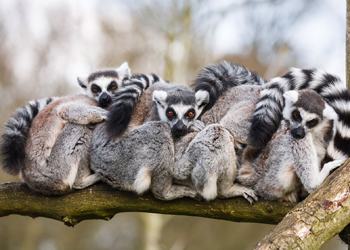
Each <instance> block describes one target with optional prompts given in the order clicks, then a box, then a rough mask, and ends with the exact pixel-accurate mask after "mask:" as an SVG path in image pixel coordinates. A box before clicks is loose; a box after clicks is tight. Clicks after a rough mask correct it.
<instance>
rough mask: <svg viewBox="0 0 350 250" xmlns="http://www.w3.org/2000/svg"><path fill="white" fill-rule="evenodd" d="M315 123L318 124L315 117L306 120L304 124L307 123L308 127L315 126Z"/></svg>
mask: <svg viewBox="0 0 350 250" xmlns="http://www.w3.org/2000/svg"><path fill="white" fill-rule="evenodd" d="M317 124H318V120H317V119H312V120H311V121H308V122H307V123H306V125H307V126H308V127H309V128H312V127H315V126H316V125H317Z"/></svg>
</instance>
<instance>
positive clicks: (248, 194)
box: [243, 188, 258, 205]
mask: <svg viewBox="0 0 350 250" xmlns="http://www.w3.org/2000/svg"><path fill="white" fill-rule="evenodd" d="M243 197H244V198H245V199H246V200H247V201H248V202H249V203H250V204H251V205H253V204H254V202H257V201H258V196H257V195H256V193H255V191H254V190H253V189H248V188H247V190H245V191H244V192H243Z"/></svg>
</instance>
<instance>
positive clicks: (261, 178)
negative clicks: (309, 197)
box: [237, 90, 338, 202]
mask: <svg viewBox="0 0 350 250" xmlns="http://www.w3.org/2000/svg"><path fill="white" fill-rule="evenodd" d="M283 96H284V97H285V107H284V109H283V118H284V119H283V120H282V122H281V124H280V126H279V128H278V130H277V132H276V133H275V134H274V136H273V137H272V139H271V140H270V142H269V143H268V144H267V145H266V147H264V148H263V149H262V151H261V152H260V153H259V154H258V155H255V153H256V148H254V147H252V146H248V147H247V148H246V149H245V150H244V154H243V162H242V166H241V168H240V169H239V174H238V178H237V179H238V181H239V182H240V183H242V184H244V185H247V186H251V187H253V188H254V190H255V191H256V192H257V194H258V195H259V196H261V197H263V198H264V199H265V200H287V201H291V202H298V201H300V199H301V198H304V197H303V194H305V190H306V192H307V193H311V192H313V191H314V190H315V189H316V188H317V187H318V186H319V185H320V184H321V183H322V182H323V181H324V180H325V178H326V177H327V176H328V175H329V172H330V171H331V170H333V169H334V168H336V167H338V164H334V163H326V164H325V165H324V166H323V167H322V165H323V161H324V158H325V156H326V150H327V148H328V147H330V146H331V144H330V142H331V140H332V138H333V136H334V133H335V122H336V120H337V118H338V116H337V114H336V113H335V111H334V110H333V108H331V107H330V106H329V105H328V104H326V103H325V101H324V100H323V99H322V97H321V96H320V95H318V94H317V93H316V92H315V91H313V90H300V91H295V90H292V91H287V92H286V93H285V94H284V95H283Z"/></svg>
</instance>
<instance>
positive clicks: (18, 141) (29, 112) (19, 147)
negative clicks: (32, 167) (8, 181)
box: [0, 98, 56, 175]
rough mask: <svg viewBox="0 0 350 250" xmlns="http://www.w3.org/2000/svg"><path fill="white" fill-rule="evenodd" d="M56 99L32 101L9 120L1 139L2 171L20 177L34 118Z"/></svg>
mask: <svg viewBox="0 0 350 250" xmlns="http://www.w3.org/2000/svg"><path fill="white" fill-rule="evenodd" d="M54 99H56V98H45V99H38V100H33V101H30V102H29V103H28V104H27V105H26V106H24V107H21V108H18V109H17V110H16V111H15V112H14V114H13V115H12V116H11V117H10V118H9V119H8V120H7V122H6V124H5V126H4V128H3V132H2V135H1V139H0V143H1V146H0V154H1V156H2V164H3V166H2V169H3V170H4V171H5V172H6V173H8V174H11V175H18V174H19V172H20V169H21V168H22V166H23V162H24V158H25V146H26V143H27V139H28V134H29V130H30V127H31V125H32V122H33V119H34V117H35V116H36V115H37V114H38V113H39V111H40V110H42V109H43V108H45V107H46V106H47V105H48V104H49V103H50V102H52V101H53V100H54Z"/></svg>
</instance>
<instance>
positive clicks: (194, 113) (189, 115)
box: [186, 109, 196, 118]
mask: <svg viewBox="0 0 350 250" xmlns="http://www.w3.org/2000/svg"><path fill="white" fill-rule="evenodd" d="M186 115H187V117H188V118H194V117H195V115H196V112H195V111H194V110H193V109H190V110H189V111H187V114H186Z"/></svg>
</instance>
